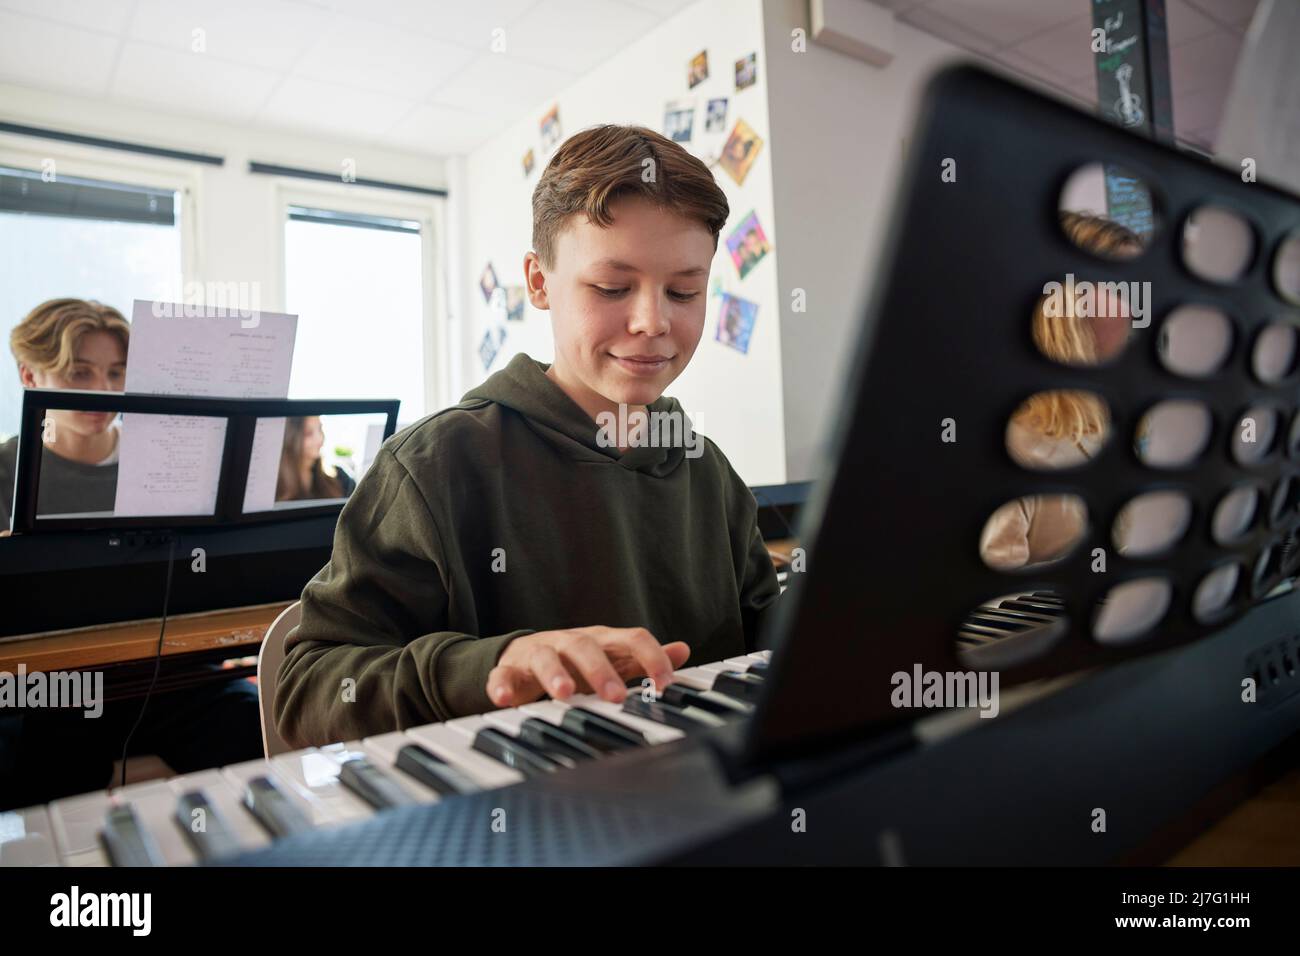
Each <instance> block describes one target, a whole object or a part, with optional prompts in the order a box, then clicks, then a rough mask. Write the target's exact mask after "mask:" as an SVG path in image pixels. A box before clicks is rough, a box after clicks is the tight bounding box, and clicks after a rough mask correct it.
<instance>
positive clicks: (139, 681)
mask: <svg viewBox="0 0 1300 956" xmlns="http://www.w3.org/2000/svg"><path fill="white" fill-rule="evenodd" d="M288 606H289V602H285V603H277V604H262V605H258V606H256V607H244V608H231V609H229V610H223V611H207V612H204V613H201V614H181V615H176V616H169V617H168V618H167V631H166V633H165V634H164V635H163V647H162V663H161V664H160V665H159V676H158V685H157V689H158V690H159V691H162V690H176V689H179V688H181V687H185V686H188V685H192V684H194V683H201V682H202V681H204V680H210V679H213V678H215V677H221V678H223V679H224V678H230V677H238V676H240V675H245V674H249V673H252V672H253V671H254V670H255V668H253V667H251V666H244V667H236V668H229V669H226V670H214V669H213V667H212V665H213V664H217V663H220V662H221V661H223V660H229V659H233V658H239V657H248V656H252V655H255V654H256V653H257V651H258V648H259V647H261V644H262V638H263V637H264V636H265V635H266V629H267V628H268V627H270V626H271V622H272V621H274V620H275V619H276V617H277V616H278V615H279V613H280V612H281V611H283V610H284V609H285V608H286V607H288ZM160 623H161V620H160V619H158V618H154V619H152V620H145V621H133V622H131V623H129V624H109V625H102V626H99V627H86V628H77V629H75V630H70V631H57V632H52V633H49V634H33V635H31V636H29V637H21V638H12V639H7V640H5V641H3V642H0V670H2V671H8V672H10V673H16V672H17V670H18V665H20V664H22V665H24V666H25V667H26V669H27V672H28V673H33V672H35V671H53V670H60V671H72V670H89V669H95V670H103V671H104V673H105V685H106V696H107V697H108V698H109V699H110V700H111V699H114V698H121V697H131V696H135V695H136V694H138V693H142V692H143V690H144V689H145V688H146V687H147V686H148V683H149V681H151V680H152V678H153V668H154V655H155V654H156V652H157V650H158V627H159V624H160Z"/></svg>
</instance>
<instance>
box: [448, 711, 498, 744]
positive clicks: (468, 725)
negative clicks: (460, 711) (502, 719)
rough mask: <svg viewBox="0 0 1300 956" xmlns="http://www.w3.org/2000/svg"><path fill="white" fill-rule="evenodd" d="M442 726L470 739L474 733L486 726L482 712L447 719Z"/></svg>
mask: <svg viewBox="0 0 1300 956" xmlns="http://www.w3.org/2000/svg"><path fill="white" fill-rule="evenodd" d="M442 726H444V727H446V728H447V729H448V730H454V731H455V732H456V733H458V734H462V735H463V736H465V737H468V738H469V739H470V740H471V741H472V740H473V739H474V735H475V734H477V733H478V732H479V731H480V730H482V729H483V728H484V727H486V726H487V721H486V720H484V718H483V715H482V714H471V715H470V716H468V717H457V718H456V719H455V720H449V721H447V722H446V723H445V724H443V725H442Z"/></svg>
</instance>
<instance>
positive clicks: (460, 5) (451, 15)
mask: <svg viewBox="0 0 1300 956" xmlns="http://www.w3.org/2000/svg"><path fill="white" fill-rule="evenodd" d="M537 2H538V0H474V2H473V3H468V2H466V0H333V6H334V8H335V9H336V10H339V11H340V12H343V13H347V14H350V15H352V16H356V17H364V18H366V19H370V20H374V21H375V22H377V23H385V24H388V25H389V26H394V27H400V28H401V29H403V30H414V31H416V32H418V33H423V34H424V35H425V36H430V37H433V38H434V39H437V40H441V41H443V42H444V43H455V44H457V45H458V46H463V47H465V48H466V49H470V50H478V51H480V52H488V51H489V50H490V49H491V43H492V31H493V30H495V29H497V28H498V27H500V28H504V29H506V30H507V37H508V36H509V28H510V27H511V26H512V25H513V24H514V23H515V21H516V20H518V19H519V17H520V16H521V15H522V14H523V13H524V12H526V11H527V10H528V9H529V8H530V7H532V6H534V5H536V3H537Z"/></svg>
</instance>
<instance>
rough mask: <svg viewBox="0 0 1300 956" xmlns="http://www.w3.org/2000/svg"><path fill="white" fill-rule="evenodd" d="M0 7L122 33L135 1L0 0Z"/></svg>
mask: <svg viewBox="0 0 1300 956" xmlns="http://www.w3.org/2000/svg"><path fill="white" fill-rule="evenodd" d="M0 8H3V9H5V10H12V11H14V12H16V13H29V14H31V15H33V16H37V17H41V18H42V19H46V20H56V21H58V22H59V23H66V24H67V25H68V26H72V27H81V28H82V29H85V30H98V31H101V32H103V33H112V34H114V35H116V36H121V35H122V33H123V32H124V31H125V30H126V28H127V25H128V24H129V23H130V21H131V11H132V10H133V9H134V8H135V3H134V0H97V2H93V3H87V2H86V0H0Z"/></svg>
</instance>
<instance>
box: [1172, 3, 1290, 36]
mask: <svg viewBox="0 0 1300 956" xmlns="http://www.w3.org/2000/svg"><path fill="white" fill-rule="evenodd" d="M1189 2H1190V3H1191V4H1192V5H1193V6H1195V7H1196V8H1197V9H1198V10H1200V11H1201V13H1203V14H1205V15H1206V16H1207V17H1210V18H1211V19H1213V20H1217V21H1218V22H1220V23H1223V24H1226V25H1228V26H1231V27H1235V28H1236V29H1238V30H1245V29H1246V28H1247V27H1248V26H1250V20H1251V18H1252V17H1253V16H1254V15H1255V10H1256V8H1257V7H1258V6H1259V0H1189ZM1280 2H1282V3H1292V2H1294V0H1280Z"/></svg>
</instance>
